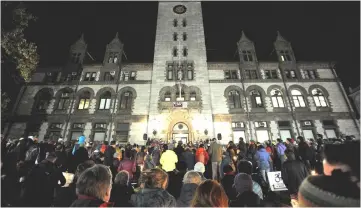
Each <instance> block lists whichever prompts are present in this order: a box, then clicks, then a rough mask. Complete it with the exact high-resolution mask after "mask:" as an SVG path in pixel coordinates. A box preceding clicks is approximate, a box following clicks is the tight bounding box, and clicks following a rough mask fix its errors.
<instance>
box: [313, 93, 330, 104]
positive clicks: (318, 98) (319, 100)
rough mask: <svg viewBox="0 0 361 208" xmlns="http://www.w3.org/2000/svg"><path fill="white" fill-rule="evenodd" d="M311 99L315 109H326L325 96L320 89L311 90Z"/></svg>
mask: <svg viewBox="0 0 361 208" xmlns="http://www.w3.org/2000/svg"><path fill="white" fill-rule="evenodd" d="M312 97H313V100H314V101H315V105H316V106H317V107H327V103H326V99H325V96H324V95H323V93H322V91H321V90H320V89H313V90H312Z"/></svg>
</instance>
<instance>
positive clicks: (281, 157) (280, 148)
mask: <svg viewBox="0 0 361 208" xmlns="http://www.w3.org/2000/svg"><path fill="white" fill-rule="evenodd" d="M277 142H278V143H277V145H276V150H277V156H278V159H279V160H280V162H281V166H282V164H283V163H284V161H285V160H286V158H285V150H286V149H287V148H286V146H285V145H284V144H283V141H282V139H277ZM281 166H280V167H281Z"/></svg>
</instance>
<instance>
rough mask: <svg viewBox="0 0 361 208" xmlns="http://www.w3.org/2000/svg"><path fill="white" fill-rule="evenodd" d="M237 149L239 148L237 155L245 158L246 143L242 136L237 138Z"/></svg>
mask: <svg viewBox="0 0 361 208" xmlns="http://www.w3.org/2000/svg"><path fill="white" fill-rule="evenodd" d="M238 149H239V156H240V157H242V158H245V157H246V155H247V145H246V143H245V142H244V139H243V137H240V138H239V143H238Z"/></svg>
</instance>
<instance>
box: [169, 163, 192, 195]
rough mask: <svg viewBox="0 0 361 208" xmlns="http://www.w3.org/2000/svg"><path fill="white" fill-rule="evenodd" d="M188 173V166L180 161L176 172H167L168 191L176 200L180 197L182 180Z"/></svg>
mask: <svg viewBox="0 0 361 208" xmlns="http://www.w3.org/2000/svg"><path fill="white" fill-rule="evenodd" d="M186 172H187V165H186V164H185V162H184V161H179V162H178V163H177V164H176V169H175V170H174V171H170V172H167V174H168V187H167V191H168V192H169V193H170V194H171V195H172V196H174V198H178V197H179V195H180V191H181V190H180V187H182V180H183V178H184V175H185V174H186Z"/></svg>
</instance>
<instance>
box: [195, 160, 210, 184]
mask: <svg viewBox="0 0 361 208" xmlns="http://www.w3.org/2000/svg"><path fill="white" fill-rule="evenodd" d="M194 171H196V172H197V173H199V175H200V176H201V178H202V181H205V180H207V179H206V178H205V177H204V172H205V171H206V167H205V166H204V164H203V163H201V162H197V163H196V164H195V165H194Z"/></svg>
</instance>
